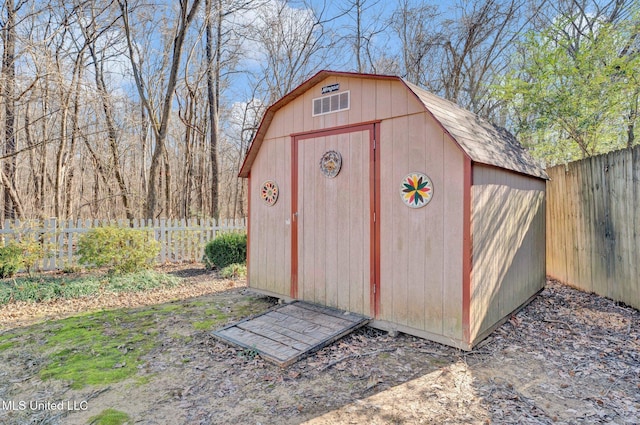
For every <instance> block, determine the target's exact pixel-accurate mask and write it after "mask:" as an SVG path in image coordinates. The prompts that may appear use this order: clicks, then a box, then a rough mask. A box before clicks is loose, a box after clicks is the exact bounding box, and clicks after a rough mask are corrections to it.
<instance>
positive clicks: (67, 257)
mask: <svg viewBox="0 0 640 425" xmlns="http://www.w3.org/2000/svg"><path fill="white" fill-rule="evenodd" d="M116 224H117V225H118V226H123V227H132V228H135V229H141V230H147V231H152V232H153V235H154V237H155V239H156V240H157V241H158V242H160V253H159V254H158V257H157V259H156V260H157V262H158V263H160V264H165V263H178V262H193V261H201V260H202V255H203V254H204V246H205V245H206V243H207V242H209V241H210V240H212V239H213V238H215V237H216V235H217V234H218V233H220V232H231V231H241V230H244V229H245V227H246V226H245V220H244V219H241V220H221V221H219V222H216V220H214V219H211V218H205V219H195V218H194V219H181V220H171V219H155V220H132V221H129V220H57V219H48V220H42V221H32V220H30V221H20V220H5V222H4V226H3V228H2V229H0V241H2V242H3V243H2V242H0V245H3V244H6V243H7V242H8V241H10V240H16V239H20V238H23V237H35V238H36V240H38V241H40V242H41V243H42V244H43V246H44V247H45V251H46V252H47V254H48V255H46V256H45V258H43V259H42V260H41V263H40V264H37V265H36V268H37V269H39V270H61V269H64V268H68V267H70V266H74V265H77V255H76V249H77V246H78V238H79V236H80V235H82V234H83V233H86V232H87V231H89V230H90V229H92V228H94V227H98V226H105V225H116Z"/></svg>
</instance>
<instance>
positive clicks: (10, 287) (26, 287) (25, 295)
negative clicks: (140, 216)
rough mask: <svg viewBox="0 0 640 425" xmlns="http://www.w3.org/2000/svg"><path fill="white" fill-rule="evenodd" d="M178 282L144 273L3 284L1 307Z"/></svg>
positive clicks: (24, 279)
mask: <svg viewBox="0 0 640 425" xmlns="http://www.w3.org/2000/svg"><path fill="white" fill-rule="evenodd" d="M179 281H180V280H179V278H176V277H174V276H170V275H167V274H165V273H158V272H155V271H152V270H143V271H140V272H136V273H129V274H124V275H119V274H107V275H89V276H81V277H76V278H69V277H68V276H63V277H58V276H38V277H21V278H17V279H5V280H2V281H0V305H2V304H7V303H9V302H12V301H28V302H41V301H47V300H52V299H70V298H80V297H86V296H90V295H96V294H99V293H101V292H110V293H121V292H141V291H148V290H151V289H156V288H163V287H174V286H176V285H177V284H178V282H179Z"/></svg>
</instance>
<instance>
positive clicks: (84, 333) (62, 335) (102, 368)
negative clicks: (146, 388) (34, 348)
mask: <svg viewBox="0 0 640 425" xmlns="http://www.w3.org/2000/svg"><path fill="white" fill-rule="evenodd" d="M176 308H179V306H174V305H167V306H162V307H161V308H155V309H145V310H140V311H133V312H132V311H128V310H110V311H103V312H99V313H93V314H88V315H82V316H75V317H70V318H67V319H63V320H59V321H57V322H55V324H52V325H51V329H50V330H49V332H48V333H49V334H50V335H49V336H48V337H47V340H46V343H45V344H44V346H43V349H44V350H45V351H48V352H49V353H50V354H49V358H50V359H51V362H50V363H49V364H48V365H46V366H44V367H43V368H42V369H41V371H40V378H41V379H43V380H46V379H60V380H65V381H69V382H70V385H71V388H74V389H78V388H83V387H85V386H87V385H106V384H110V383H113V382H119V381H122V380H124V379H127V378H129V377H131V376H133V375H135V374H136V373H137V371H138V366H139V365H140V364H141V357H142V356H143V355H145V354H146V353H148V352H149V351H150V350H151V349H152V348H153V347H154V346H155V345H156V340H155V338H154V336H155V335H156V331H155V329H154V327H155V326H156V325H157V322H158V320H159V319H160V318H162V317H165V316H167V315H169V314H171V313H172V312H173V311H174V310H175V309H176Z"/></svg>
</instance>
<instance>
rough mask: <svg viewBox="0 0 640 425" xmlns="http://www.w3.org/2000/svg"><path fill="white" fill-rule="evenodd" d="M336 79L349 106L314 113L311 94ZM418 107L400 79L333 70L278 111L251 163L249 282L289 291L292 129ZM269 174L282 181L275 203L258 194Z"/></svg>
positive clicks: (341, 123)
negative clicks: (352, 75) (343, 74)
mask: <svg viewBox="0 0 640 425" xmlns="http://www.w3.org/2000/svg"><path fill="white" fill-rule="evenodd" d="M335 83H339V84H340V91H339V92H343V91H346V90H349V91H350V98H351V99H350V109H348V110H345V111H340V112H335V113H331V114H327V115H321V116H317V117H313V116H312V112H313V111H312V101H313V99H314V98H317V97H320V96H321V87H323V86H325V85H329V84H335ZM417 112H421V113H422V114H424V107H423V106H422V105H421V104H420V103H419V101H418V100H417V99H416V98H415V96H413V95H412V94H411V93H410V92H409V91H408V90H407V89H406V87H405V86H404V85H403V84H402V83H401V82H400V81H390V80H366V79H361V78H348V77H334V76H332V77H329V78H327V79H325V80H323V81H322V82H320V83H319V84H317V85H316V86H315V87H313V88H311V89H309V90H308V91H307V92H306V93H304V94H303V95H302V96H300V97H298V98H296V99H295V100H293V101H292V102H290V103H289V104H287V105H285V106H284V107H283V108H282V109H280V110H278V111H277V113H276V114H275V116H274V117H273V120H272V121H271V123H270V125H269V128H268V129H267V130H266V133H265V136H264V141H263V143H262V146H261V147H260V150H259V151H258V152H257V154H256V158H255V160H254V162H253V164H252V166H251V176H250V180H249V184H250V185H251V191H250V193H251V200H250V203H251V208H250V222H251V226H250V236H249V237H250V242H249V245H250V246H249V286H251V287H252V288H255V289H259V290H262V291H264V292H266V293H270V294H273V295H280V296H283V297H288V296H289V295H290V293H291V291H290V285H291V274H290V270H291V262H290V261H291V196H290V183H291V135H293V134H297V133H306V132H311V131H317V130H324V129H328V128H333V127H340V126H346V125H352V124H353V125H355V124H359V123H362V122H372V121H375V120H386V119H389V118H391V117H394V116H400V115H406V114H407V113H417ZM382 125H383V126H384V125H385V124H382ZM318 160H319V157H318ZM309 166H310V167H317V166H318V162H317V161H316V162H314V163H313V164H309ZM265 180H276V181H277V183H278V185H279V186H280V198H279V200H278V202H277V203H276V205H274V206H272V207H269V206H267V205H265V204H264V203H263V202H262V200H261V199H260V187H261V185H262V183H263V182H264V181H265Z"/></svg>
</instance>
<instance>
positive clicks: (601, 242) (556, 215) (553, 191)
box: [547, 146, 640, 308]
mask: <svg viewBox="0 0 640 425" xmlns="http://www.w3.org/2000/svg"><path fill="white" fill-rule="evenodd" d="M547 172H548V173H549V177H550V178H551V180H550V181H549V182H548V183H547V194H548V195H547V196H548V208H547V274H548V275H549V276H551V277H553V278H555V279H557V280H559V281H561V282H564V283H566V284H569V285H572V286H575V287H578V288H580V289H582V290H584V291H588V292H595V293H597V294H599V295H603V296H606V297H609V298H612V299H614V300H618V301H623V302H625V303H626V304H629V305H631V306H633V307H635V308H640V286H639V285H638V282H640V265H639V263H640V213H639V211H640V146H636V147H634V148H633V149H625V150H621V151H616V152H612V153H609V154H606V155H600V156H596V157H592V158H587V159H584V160H582V161H576V162H572V163H569V164H567V165H566V166H565V165H560V166H557V167H553V168H551V169H549V170H547Z"/></svg>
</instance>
